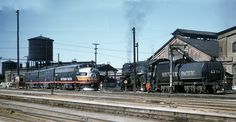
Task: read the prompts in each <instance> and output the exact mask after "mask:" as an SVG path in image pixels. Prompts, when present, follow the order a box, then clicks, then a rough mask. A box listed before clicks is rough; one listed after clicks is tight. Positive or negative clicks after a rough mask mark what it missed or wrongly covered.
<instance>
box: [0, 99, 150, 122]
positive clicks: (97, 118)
mask: <svg viewBox="0 0 236 122" xmlns="http://www.w3.org/2000/svg"><path fill="white" fill-rule="evenodd" d="M1 118H2V119H3V120H5V121H11V122H12V121H16V122H32V121H36V122H48V121H50V122H78V121H79V122H112V121H114V122H119V121H136V122H142V121H144V119H142V118H132V117H119V116H118V117H117V116H114V115H111V114H102V113H99V114H97V113H92V112H84V111H78V110H77V109H71V108H70V109H68V108H63V107H56V106H53V107H52V106H48V105H40V104H34V103H24V102H17V101H9V100H2V99H0V119H1ZM146 121H147V122H154V121H155V120H151V119H149V120H148V119H146Z"/></svg>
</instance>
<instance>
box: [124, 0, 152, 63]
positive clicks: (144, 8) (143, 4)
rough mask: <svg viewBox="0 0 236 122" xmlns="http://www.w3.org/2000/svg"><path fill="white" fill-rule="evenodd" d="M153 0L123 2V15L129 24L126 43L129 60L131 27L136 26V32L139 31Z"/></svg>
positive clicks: (128, 0)
mask: <svg viewBox="0 0 236 122" xmlns="http://www.w3.org/2000/svg"><path fill="white" fill-rule="evenodd" d="M153 2H154V1H153V0H127V1H125V2H124V8H125V12H126V13H125V17H126V19H127V21H128V25H129V31H128V32H129V33H128V35H129V36H128V37H129V38H128V43H127V59H128V60H129V61H130V60H131V59H130V58H131V52H132V41H131V40H132V38H131V37H132V36H130V35H131V34H132V31H131V29H132V27H135V28H136V32H140V31H141V29H142V26H143V24H144V23H145V18H146V16H147V14H148V13H149V12H150V11H151V9H152V5H153Z"/></svg>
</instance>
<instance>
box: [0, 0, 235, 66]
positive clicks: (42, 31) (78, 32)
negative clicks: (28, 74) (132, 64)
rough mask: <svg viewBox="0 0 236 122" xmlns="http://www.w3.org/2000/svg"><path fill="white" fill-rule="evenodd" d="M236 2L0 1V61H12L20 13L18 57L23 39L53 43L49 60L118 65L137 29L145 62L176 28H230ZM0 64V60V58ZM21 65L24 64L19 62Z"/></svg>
mask: <svg viewBox="0 0 236 122" xmlns="http://www.w3.org/2000/svg"><path fill="white" fill-rule="evenodd" d="M235 6H236V0H0V57H2V58H4V59H8V58H13V59H14V58H16V13H15V11H16V10H17V9H19V10H20V58H23V57H24V56H27V55H28V40H27V39H29V38H32V37H36V36H39V35H42V36H45V37H49V38H51V39H54V40H55V41H54V50H53V52H54V57H53V58H54V61H57V54H58V53H59V54H60V59H61V60H62V61H71V60H74V59H76V60H77V61H91V60H94V45H92V43H95V42H96V43H99V44H100V45H99V46H98V63H99V64H101V63H110V64H111V65H112V66H114V67H116V68H120V67H122V65H123V64H124V63H126V62H129V61H133V59H132V55H133V54H132V31H131V29H132V27H133V26H135V27H137V41H138V43H139V52H140V53H139V57H140V59H139V60H146V59H147V58H149V57H150V56H151V55H152V54H153V53H154V52H155V51H156V50H158V49H159V48H160V47H161V46H162V45H163V44H164V43H166V42H167V41H168V40H169V39H170V38H171V37H172V35H171V33H172V32H173V31H174V30H175V29H177V28H184V29H193V30H202V31H213V32H218V31H222V30H224V29H227V28H229V27H232V26H235V25H236V21H235V20H236V7H235ZM1 61H4V60H1ZM23 63H25V62H23Z"/></svg>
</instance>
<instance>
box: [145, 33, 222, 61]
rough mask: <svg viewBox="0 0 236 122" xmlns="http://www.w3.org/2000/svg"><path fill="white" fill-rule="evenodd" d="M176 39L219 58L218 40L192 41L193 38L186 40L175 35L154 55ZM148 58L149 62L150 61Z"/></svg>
mask: <svg viewBox="0 0 236 122" xmlns="http://www.w3.org/2000/svg"><path fill="white" fill-rule="evenodd" d="M174 38H177V39H180V40H181V41H184V42H185V43H187V44H189V45H191V46H193V47H195V48H196V49H198V50H200V51H202V52H204V53H206V54H207V55H209V56H211V57H218V56H219V54H218V46H219V43H218V42H217V41H216V40H212V39H211V40H204V39H192V38H186V37H183V36H180V35H174V36H173V37H172V38H171V39H170V40H169V41H168V42H166V43H165V44H164V45H163V46H162V47H161V48H160V49H159V50H157V51H156V52H155V53H154V55H156V54H157V53H159V52H160V51H161V50H162V49H163V48H164V47H166V46H167V45H168V44H169V43H170V42H171V41H172V40H173V39H174ZM151 58H152V56H151V57H150V58H148V60H150V59H151Z"/></svg>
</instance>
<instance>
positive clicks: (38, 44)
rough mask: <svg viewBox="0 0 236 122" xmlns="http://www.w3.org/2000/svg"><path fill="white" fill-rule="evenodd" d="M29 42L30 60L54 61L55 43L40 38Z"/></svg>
mask: <svg viewBox="0 0 236 122" xmlns="http://www.w3.org/2000/svg"><path fill="white" fill-rule="evenodd" d="M28 40H29V60H31V61H53V41H54V40H52V39H50V38H47V37H43V36H38V37H34V38H30V39H28Z"/></svg>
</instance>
